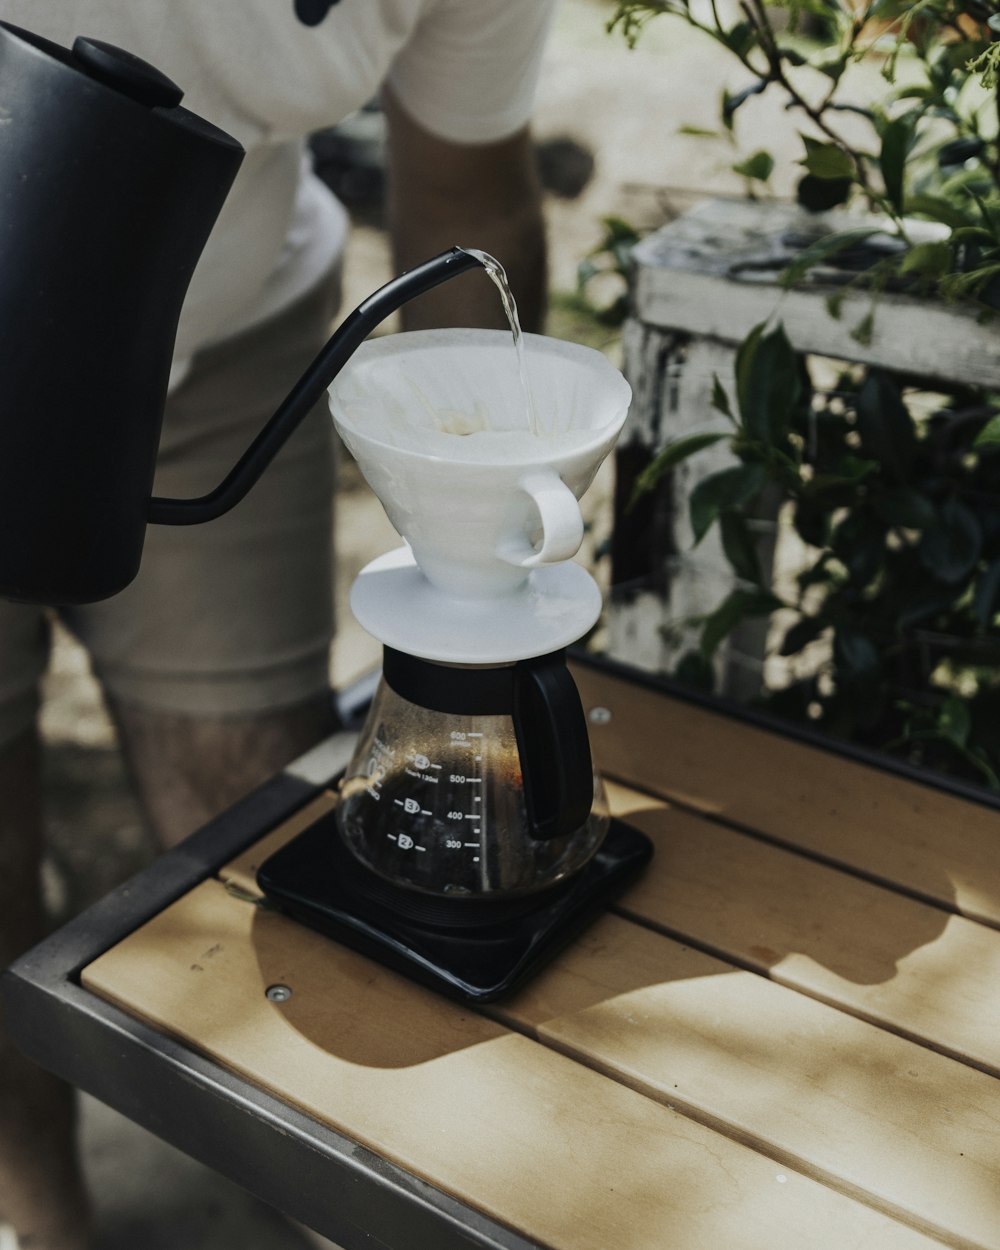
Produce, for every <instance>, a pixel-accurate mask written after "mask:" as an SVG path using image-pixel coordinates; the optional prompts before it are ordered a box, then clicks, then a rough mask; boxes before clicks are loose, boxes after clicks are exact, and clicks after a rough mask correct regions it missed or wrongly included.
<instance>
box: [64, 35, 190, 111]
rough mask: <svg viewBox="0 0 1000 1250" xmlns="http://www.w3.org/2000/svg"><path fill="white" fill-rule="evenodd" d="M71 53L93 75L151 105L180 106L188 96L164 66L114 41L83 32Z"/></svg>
mask: <svg viewBox="0 0 1000 1250" xmlns="http://www.w3.org/2000/svg"><path fill="white" fill-rule="evenodd" d="M70 55H71V56H72V58H73V61H74V62H75V63H76V66H77V67H78V68H79V69H81V70H83V71H84V73H86V74H87V75H88V76H89V77H90V78H96V79H97V81H98V82H102V83H104V85H105V86H106V87H113V88H114V89H115V90H116V91H120V92H121V93H122V95H127V96H129V97H130V98H131V99H133V100H135V101H136V102H137V103H139V104H145V105H147V106H148V107H149V108H168V109H169V108H176V107H177V105H178V104H180V102H181V100H183V98H184V92H183V91H182V90H181V89H180V87H178V85H177V84H176V83H175V82H174V81H173V79H171V78H168V77H167V76H166V74H164V73H163V72H162V70H158V69H157V68H156V66H155V65H150V63H149V62H148V61H144V60H143V59H142V58H141V57H138V56H136V55H135V54H134V53H133V52H126V51H125V49H124V48H117V47H115V45H114V44H112V43H105V42H104V41H103V40H101V39H89V38H87V36H86V35H80V36H79V37H78V38H77V39H76V40H75V41H74V43H73V47H72V49H71V52H70Z"/></svg>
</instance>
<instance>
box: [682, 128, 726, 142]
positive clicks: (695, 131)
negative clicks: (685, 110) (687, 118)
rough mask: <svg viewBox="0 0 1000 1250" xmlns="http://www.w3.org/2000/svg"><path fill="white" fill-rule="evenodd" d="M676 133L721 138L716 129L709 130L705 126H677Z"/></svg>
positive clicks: (704, 137) (700, 137) (702, 137)
mask: <svg viewBox="0 0 1000 1250" xmlns="http://www.w3.org/2000/svg"><path fill="white" fill-rule="evenodd" d="M677 133H678V134H679V135H692V136H694V137H695V138H698V139H719V138H721V135H720V134H719V132H718V131H717V130H709V129H708V127H707V126H678V127H677Z"/></svg>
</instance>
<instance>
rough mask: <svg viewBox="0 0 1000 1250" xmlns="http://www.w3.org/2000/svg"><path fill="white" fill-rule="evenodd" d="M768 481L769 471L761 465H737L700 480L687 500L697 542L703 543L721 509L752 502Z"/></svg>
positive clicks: (738, 506)
mask: <svg viewBox="0 0 1000 1250" xmlns="http://www.w3.org/2000/svg"><path fill="white" fill-rule="evenodd" d="M766 483H767V470H766V469H765V467H764V466H763V465H762V464H740V465H736V466H735V467H734V468H732V469H723V470H722V471H721V472H720V473H713V474H712V476H711V477H706V478H704V479H703V480H702V481H700V482H699V483H698V485H697V486H696V487H695V488H694V490H693V491H692V492H691V496H690V498H689V500H688V508H689V511H690V516H691V528H692V530H693V531H694V541H695V543H696V544H697V543H699V542H701V540H702V539H703V538H704V537H705V534H706V533H707V532H708V530H709V528H710V527H711V525H712V524H713V522H714V521H715V520H717V518H718V516H719V514H720V513H721V512H723V511H725V510H728V509H733V508H740V507H742V506H743V505H744V504H747V503H749V502H750V500H751V499H754V498H756V496H757V495H759V494H760V492H761V491H762V490H763V489H764V486H765V485H766Z"/></svg>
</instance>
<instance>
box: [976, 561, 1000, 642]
mask: <svg viewBox="0 0 1000 1250" xmlns="http://www.w3.org/2000/svg"><path fill="white" fill-rule="evenodd" d="M998 596H1000V560H994V561H993V563H992V564H991V565H990V567H989V568H988V569H987V570H986V572H985V573H982V574H980V576H979V579H978V580H977V582H976V592H975V596H974V598H973V611H974V612H975V615H976V621H977V622H978V624H979V628H980V629H982V630H987V629H989V628H990V626H991V625H992V624H993V618H994V617H995V616H996V614H997V610H998V606H997V599H998Z"/></svg>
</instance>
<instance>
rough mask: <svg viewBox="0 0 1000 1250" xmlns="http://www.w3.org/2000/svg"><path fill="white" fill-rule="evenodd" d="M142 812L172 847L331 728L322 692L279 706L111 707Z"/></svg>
mask: <svg viewBox="0 0 1000 1250" xmlns="http://www.w3.org/2000/svg"><path fill="white" fill-rule="evenodd" d="M113 711H114V716H115V720H116V721H117V723H118V728H119V732H120V735H121V740H122V744H123V750H124V754H125V758H126V761H127V763H128V766H129V770H130V772H131V774H132V777H133V779H134V781H135V784H136V788H137V790H138V792H139V797H140V802H141V803H142V806H143V810H144V812H145V815H146V819H147V821H148V822H149V826H150V828H151V829H152V830H153V832H154V833H155V834H156V836H157V838H158V839H159V841H160V844H161V845H162V846H164V847H171V846H175V845H176V844H177V843H178V842H180V841H181V839H182V838H185V837H187V835H188V834H189V833H193V832H194V830H195V829H198V828H199V827H200V826H201V825H203V824H205V822H206V821H208V820H210V819H211V818H212V817H213V816H216V815H218V814H219V812H222V811H225V809H226V808H227V807H230V806H231V805H232V804H233V803H235V802H236V800H237V799H240V798H242V797H243V796H244V795H245V794H248V793H249V792H250V791H251V790H253V789H254V788H255V787H256V786H258V785H261V784H263V782H265V781H267V780H268V779H269V778H270V777H273V776H274V774H275V773H277V772H279V771H280V770H281V769H282V768H284V767H285V765H286V764H289V763H291V761H292V760H293V759H295V758H296V757H297V756H299V755H301V754H302V753H303V752H304V751H307V750H308V749H309V748H310V747H312V746H315V744H316V743H317V742H319V741H320V740H321V739H322V738H324V737H326V736H327V735H328V734H331V733H333V731H334V730H335V729H336V727H337V725H336V717H335V714H334V712H333V707H332V703H331V700H330V698H329V697H328V696H326V695H324V696H322V697H320V698H316V699H313V700H310V701H309V702H307V703H302V704H298V705H296V706H295V707H291V708H283V709H280V710H278V711H272V712H260V713H254V714H249V715H245V716H235V715H232V716H189V715H182V714H180V713H175V712H154V711H150V710H149V709H146V708H139V707H136V706H135V705H134V704H125V703H121V702H117V703H115V704H114V706H113Z"/></svg>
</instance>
